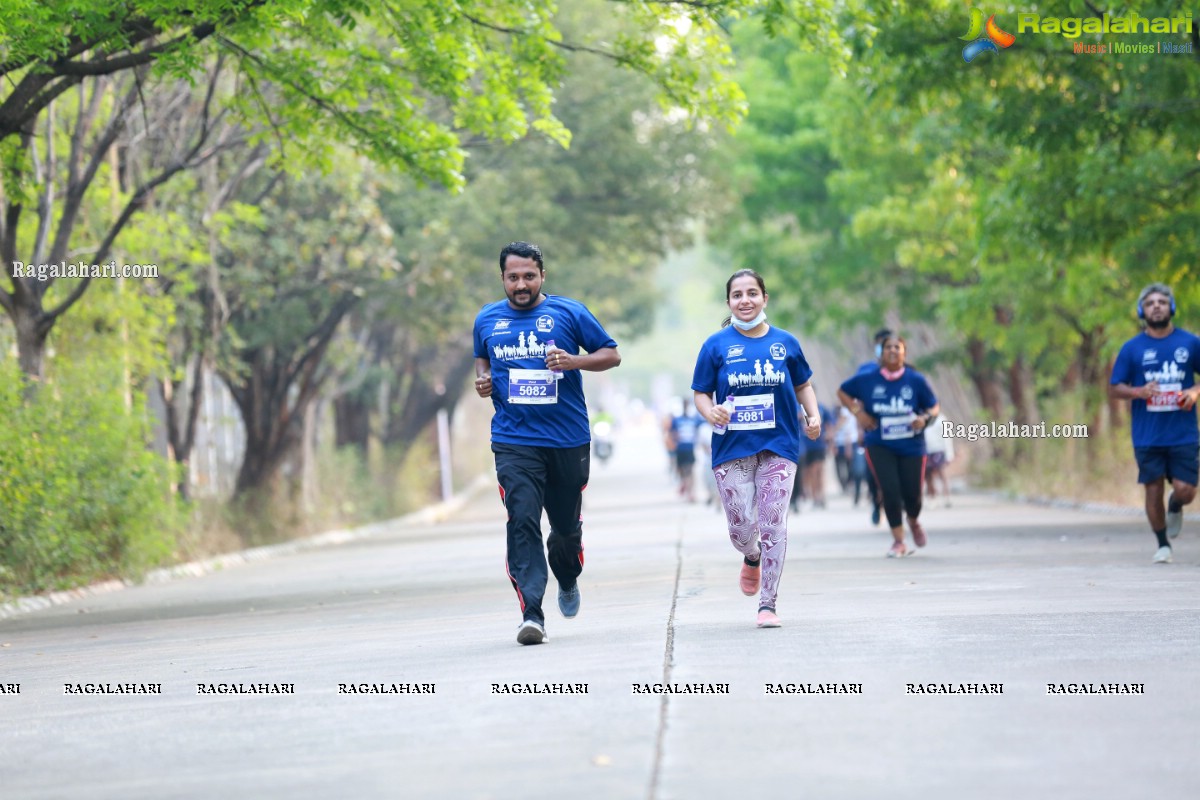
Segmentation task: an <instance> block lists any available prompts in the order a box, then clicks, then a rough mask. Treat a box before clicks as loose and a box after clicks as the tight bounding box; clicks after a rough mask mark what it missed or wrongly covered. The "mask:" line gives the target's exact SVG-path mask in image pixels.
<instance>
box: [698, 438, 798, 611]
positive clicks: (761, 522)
mask: <svg viewBox="0 0 1200 800" xmlns="http://www.w3.org/2000/svg"><path fill="white" fill-rule="evenodd" d="M713 475H714V476H716V479H717V489H718V491H719V492H720V494H721V505H722V506H724V507H725V519H726V521H727V522H728V523H729V539H730V541H732V542H733V546H734V547H736V548H737V551H738V552H739V553H741V554H742V555H743V556H745V557H746V558H749V559H750V560H751V561H754V560H755V559H761V561H762V591H761V593H760V595H759V601H758V605H759V608H770V609H774V608H775V596H776V594H777V593H778V591H779V578H780V575H781V574H782V573H783V558H784V555H785V554H786V553H787V515H788V503H789V501H790V500H791V497H792V483H793V481H794V479H795V477H796V464H795V463H794V462H792V461H789V460H788V459H786V458H783V457H782V456H777V455H775V454H774V453H771V452H769V451H764V452H761V453H756V454H755V455H752V456H746V457H745V458H737V459H734V460H733V461H726V462H725V463H724V464H719V465H718V466H716V467H713Z"/></svg>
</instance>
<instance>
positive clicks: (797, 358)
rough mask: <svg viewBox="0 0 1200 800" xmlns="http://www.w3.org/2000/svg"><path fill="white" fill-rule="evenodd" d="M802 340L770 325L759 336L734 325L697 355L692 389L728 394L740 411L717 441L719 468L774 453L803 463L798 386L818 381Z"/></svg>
mask: <svg viewBox="0 0 1200 800" xmlns="http://www.w3.org/2000/svg"><path fill="white" fill-rule="evenodd" d="M812 374H813V372H812V368H811V367H810V366H809V365H808V360H807V359H805V357H804V351H802V350H801V349H800V341H799V340H798V339H797V338H796V337H795V336H793V335H792V334H790V333H788V332H787V331H785V330H781V329H779V328H776V327H769V328H768V329H767V333H766V335H765V336H761V337H759V338H757V339H756V338H753V337H750V336H746V335H744V334H742V333H739V332H738V331H737V329H736V328H734V327H733V326H730V327H728V328H722V329H721V330H719V331H717V332H716V333H714V334H713V335H712V336H709V337H708V339H706V340H705V342H704V344H703V345H702V346H701V347H700V354H699V355H698V356H697V357H696V369H695V372H694V373H693V374H692V390H693V391H697V392H703V393H705V394H715V398H714V399H715V400H716V402H718V403H721V402H724V400H725V398H726V397H727V396H728V395H733V396H734V398H735V403H736V408H735V410H734V413H733V419H732V420H731V421H730V424H729V429H728V431H726V433H725V435H723V436H714V437H713V438H712V463H713V466H714V467H715V466H717V465H719V464H724V463H725V462H726V461H732V460H734V459H736V458H745V457H746V456H752V455H754V454H756V453H761V452H763V451H767V450H769V451H770V452H772V453H775V454H776V455H779V456H783V457H784V458H786V459H789V460H791V461H793V462H796V463H799V461H800V421H799V419H798V418H799V416H800V403H799V401H798V400H796V387H797V386H802V385H804V384H805V383H808V381H809V380H810V379H811V378H812Z"/></svg>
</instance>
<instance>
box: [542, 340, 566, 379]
mask: <svg viewBox="0 0 1200 800" xmlns="http://www.w3.org/2000/svg"><path fill="white" fill-rule="evenodd" d="M555 346H556V345H555V344H554V340H553V339H547V340H546V348H547V349H549V348H551V347H555ZM550 374H551V375H553V376H554V380H556V381H560V380H562V376H563V373H562V370H561V369H552V370H550Z"/></svg>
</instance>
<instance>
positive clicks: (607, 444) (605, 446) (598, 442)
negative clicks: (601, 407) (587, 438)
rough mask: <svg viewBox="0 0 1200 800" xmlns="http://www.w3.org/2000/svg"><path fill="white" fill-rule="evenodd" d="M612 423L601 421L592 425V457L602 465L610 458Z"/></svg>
mask: <svg viewBox="0 0 1200 800" xmlns="http://www.w3.org/2000/svg"><path fill="white" fill-rule="evenodd" d="M612 433H613V430H612V423H611V422H609V421H608V420H605V419H601V420H596V422H594V423H592V455H593V456H595V457H596V459H598V460H599V461H600V463H601V464H604V463H606V462H607V461H608V459H609V458H611V457H612V452H613V440H612Z"/></svg>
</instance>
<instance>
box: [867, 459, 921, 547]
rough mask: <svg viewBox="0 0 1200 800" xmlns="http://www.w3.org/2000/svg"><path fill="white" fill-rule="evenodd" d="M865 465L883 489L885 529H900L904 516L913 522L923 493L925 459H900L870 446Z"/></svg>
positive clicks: (919, 509) (919, 511) (917, 513)
mask: <svg viewBox="0 0 1200 800" xmlns="http://www.w3.org/2000/svg"><path fill="white" fill-rule="evenodd" d="M867 463H868V464H870V466H871V473H872V474H873V475H874V476H875V480H876V481H877V482H878V483H879V488H880V489H881V490H882V494H883V513H884V514H886V515H887V521H888V526H889V527H891V528H899V527H900V526H901V525H903V524H904V516H903V515H904V514H908V516H910V517H912V518H913V519H916V518H917V516H918V515H920V513H921V496H922V494H923V493H924V492H923V489H924V487H923V485H922V484H923V483H924V480H925V456H924V455H919V456H901V455H897V454H896V453H895V452H894V451H892V450H890V449H889V448H887V447H884V446H882V445H871V446H870V447H868V448H867Z"/></svg>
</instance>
